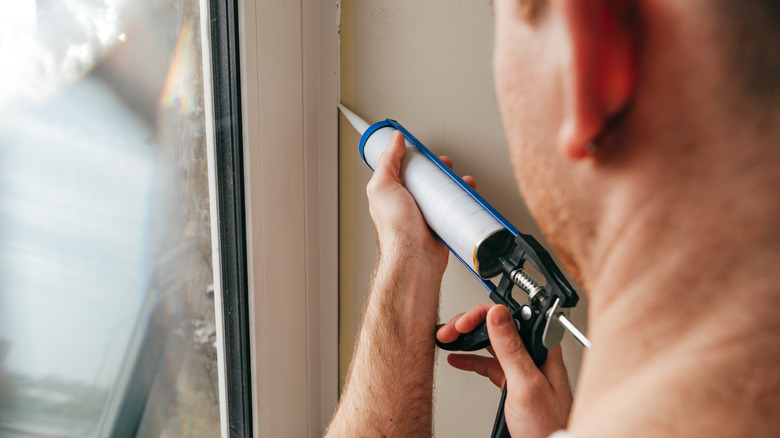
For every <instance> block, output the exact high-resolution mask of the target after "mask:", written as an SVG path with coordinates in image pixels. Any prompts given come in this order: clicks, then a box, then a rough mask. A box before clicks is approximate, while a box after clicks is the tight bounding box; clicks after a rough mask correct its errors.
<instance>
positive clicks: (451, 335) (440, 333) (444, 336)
mask: <svg viewBox="0 0 780 438" xmlns="http://www.w3.org/2000/svg"><path fill="white" fill-rule="evenodd" d="M462 315H463V313H459V314H457V315H455V316H453V317H452V319H450V321H449V322H448V323H447V324H443V325H442V326H441V327H439V329H438V330H437V331H436V339H438V340H439V342H443V343H445V344H447V343H450V342H453V341H454V340H456V339H458V335H460V332H459V331H458V330H456V329H455V322H456V321H457V320H458V318H460V317H461V316H462Z"/></svg>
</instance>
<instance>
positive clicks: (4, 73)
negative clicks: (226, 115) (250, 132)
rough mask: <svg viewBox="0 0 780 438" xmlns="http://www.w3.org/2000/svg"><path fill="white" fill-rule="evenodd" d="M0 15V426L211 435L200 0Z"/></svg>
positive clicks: (8, 9) (16, 433)
mask: <svg viewBox="0 0 780 438" xmlns="http://www.w3.org/2000/svg"><path fill="white" fill-rule="evenodd" d="M3 9H4V12H3V14H2V15H0V63H2V66H3V67H2V68H0V436H3V437H28V436H47V437H49V436H51V437H55V436H56V437H86V436H127V435H131V436H132V435H137V436H145V437H146V436H149V437H156V436H159V437H184V436H208V437H215V436H219V433H220V426H219V402H220V400H219V390H218V383H217V382H218V379H217V354H216V351H217V340H216V327H215V306H214V288H213V281H214V278H213V272H212V241H211V239H212V236H211V234H210V220H211V218H210V214H209V211H210V210H209V183H208V167H207V159H206V157H207V154H206V139H205V127H204V124H205V119H204V108H203V105H204V100H203V74H202V57H201V56H202V47H201V40H200V11H199V5H198V1H191V0H127V1H122V0H38V1H34V0H27V1H25V0H20V1H16V2H11V3H9V4H8V5H5V6H4V8H3Z"/></svg>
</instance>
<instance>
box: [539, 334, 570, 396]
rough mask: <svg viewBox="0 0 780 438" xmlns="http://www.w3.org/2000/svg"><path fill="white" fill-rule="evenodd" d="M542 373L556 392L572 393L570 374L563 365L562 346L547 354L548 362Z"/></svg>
mask: <svg viewBox="0 0 780 438" xmlns="http://www.w3.org/2000/svg"><path fill="white" fill-rule="evenodd" d="M542 373H543V374H544V375H545V376H547V380H548V381H549V382H550V385H551V386H552V387H553V390H554V391H555V392H558V391H562V392H565V393H571V387H570V386H569V374H568V373H567V372H566V365H564V363H563V350H562V349H561V346H560V345H559V346H557V347H555V348H553V349H552V350H550V351H549V352H548V353H547V360H546V361H545V362H544V364H542Z"/></svg>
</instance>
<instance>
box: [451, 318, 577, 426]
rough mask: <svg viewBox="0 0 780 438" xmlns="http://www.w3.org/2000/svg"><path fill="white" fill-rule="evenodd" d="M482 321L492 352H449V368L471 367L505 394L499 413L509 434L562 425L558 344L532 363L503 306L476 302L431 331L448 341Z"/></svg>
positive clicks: (567, 406) (566, 408) (563, 388)
mask: <svg viewBox="0 0 780 438" xmlns="http://www.w3.org/2000/svg"><path fill="white" fill-rule="evenodd" d="M482 321H487V327H488V335H489V336H490V342H491V345H492V347H488V351H489V352H490V354H491V355H492V356H493V357H484V356H478V355H474V354H461V353H454V354H450V355H449V356H448V357H447V362H449V364H450V365H452V366H453V367H455V368H458V369H461V370H464V371H473V372H475V373H477V374H479V375H481V376H484V377H487V378H488V379H490V381H491V382H493V384H495V385H496V386H498V387H499V388H503V386H504V383H505V382H506V383H507V384H508V385H509V387H508V394H507V399H506V405H505V411H504V412H505V415H506V421H507V425H508V427H509V432H510V433H511V435H512V436H522V437H547V436H549V435H550V434H551V433H553V432H555V431H557V430H560V429H564V428H565V427H566V423H567V421H568V418H569V412H570V411H571V405H572V395H571V389H570V388H569V380H568V376H567V374H566V367H565V366H564V364H563V356H562V353H561V347H560V346H558V347H556V348H554V349H552V350H550V351H549V354H548V356H547V360H546V361H545V362H544V364H543V365H542V367H541V368H537V367H536V365H535V364H534V362H533V360H532V359H531V357H530V356H529V355H528V352H527V351H526V350H525V347H524V346H523V341H522V340H521V338H520V335H519V334H518V333H517V329H516V328H515V325H514V321H512V315H511V313H510V312H509V310H508V309H507V308H506V307H505V306H501V305H495V304H482V305H479V306H476V307H473V308H472V309H470V310H469V311H467V312H465V313H461V314H459V315H456V316H455V317H453V318H452V319H451V320H450V321H449V322H448V323H447V324H444V325H442V326H441V327H440V328H439V330H438V332H437V333H436V337H437V338H438V339H439V341H440V342H445V343H447V342H452V341H454V340H455V339H456V338H457V337H458V335H460V334H461V333H468V332H470V331H472V330H474V329H475V328H476V327H477V326H478V325H479V324H480V323H482Z"/></svg>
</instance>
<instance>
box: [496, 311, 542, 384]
mask: <svg viewBox="0 0 780 438" xmlns="http://www.w3.org/2000/svg"><path fill="white" fill-rule="evenodd" d="M487 326H488V335H489V336H490V344H491V345H492V346H493V350H494V352H495V354H496V359H498V361H499V363H501V367H502V368H503V370H504V373H505V374H506V380H507V383H508V384H509V386H510V387H511V388H514V389H513V391H518V392H520V393H536V390H537V388H536V387H535V385H538V384H540V383H541V381H544V382H546V381H547V379H545V377H544V376H543V375H542V374H541V372H540V371H539V369H538V368H537V367H536V365H535V364H534V361H533V360H531V356H529V355H528V351H527V350H526V349H525V346H524V345H523V340H522V339H520V335H519V334H518V333H517V328H516V327H515V323H514V320H513V318H512V314H511V313H509V309H507V308H506V307H505V306H501V305H495V306H493V307H492V308H491V309H490V310H489V311H488V315H487ZM544 384H547V383H544Z"/></svg>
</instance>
